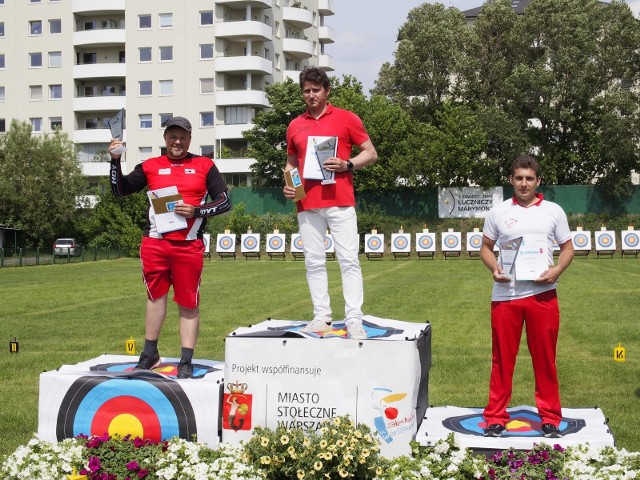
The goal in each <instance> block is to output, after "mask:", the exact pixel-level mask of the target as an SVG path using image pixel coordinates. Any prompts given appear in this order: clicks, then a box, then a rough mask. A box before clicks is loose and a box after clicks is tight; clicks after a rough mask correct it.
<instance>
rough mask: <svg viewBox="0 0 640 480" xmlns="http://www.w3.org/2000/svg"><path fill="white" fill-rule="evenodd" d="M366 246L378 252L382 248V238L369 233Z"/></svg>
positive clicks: (371, 250)
mask: <svg viewBox="0 0 640 480" xmlns="http://www.w3.org/2000/svg"><path fill="white" fill-rule="evenodd" d="M366 245H367V248H368V249H369V251H370V252H378V251H380V250H382V247H383V243H382V239H381V238H380V237H379V236H377V235H370V236H369V237H368V238H367V240H366Z"/></svg>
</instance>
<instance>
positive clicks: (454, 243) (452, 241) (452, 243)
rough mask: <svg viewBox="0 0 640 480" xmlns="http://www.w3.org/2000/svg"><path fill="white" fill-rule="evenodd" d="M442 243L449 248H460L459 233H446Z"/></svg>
mask: <svg viewBox="0 0 640 480" xmlns="http://www.w3.org/2000/svg"><path fill="white" fill-rule="evenodd" d="M442 245H443V246H444V247H445V248H447V249H448V250H453V249H455V248H458V246H459V245H460V239H459V238H458V236H457V235H453V234H451V233H446V234H444V237H443V239H442Z"/></svg>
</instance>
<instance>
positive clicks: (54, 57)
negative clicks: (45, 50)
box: [49, 52, 62, 68]
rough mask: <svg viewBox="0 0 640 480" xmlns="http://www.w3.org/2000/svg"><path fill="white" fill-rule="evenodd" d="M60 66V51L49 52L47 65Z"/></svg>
mask: <svg viewBox="0 0 640 480" xmlns="http://www.w3.org/2000/svg"><path fill="white" fill-rule="evenodd" d="M61 66H62V52H49V67H51V68H58V67H61Z"/></svg>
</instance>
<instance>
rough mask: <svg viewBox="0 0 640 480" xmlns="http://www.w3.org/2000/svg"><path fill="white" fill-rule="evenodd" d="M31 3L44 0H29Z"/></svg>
mask: <svg viewBox="0 0 640 480" xmlns="http://www.w3.org/2000/svg"><path fill="white" fill-rule="evenodd" d="M29 3H42V0H29Z"/></svg>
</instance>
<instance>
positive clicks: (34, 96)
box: [29, 85, 42, 100]
mask: <svg viewBox="0 0 640 480" xmlns="http://www.w3.org/2000/svg"><path fill="white" fill-rule="evenodd" d="M29 100H42V85H30V86H29Z"/></svg>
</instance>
